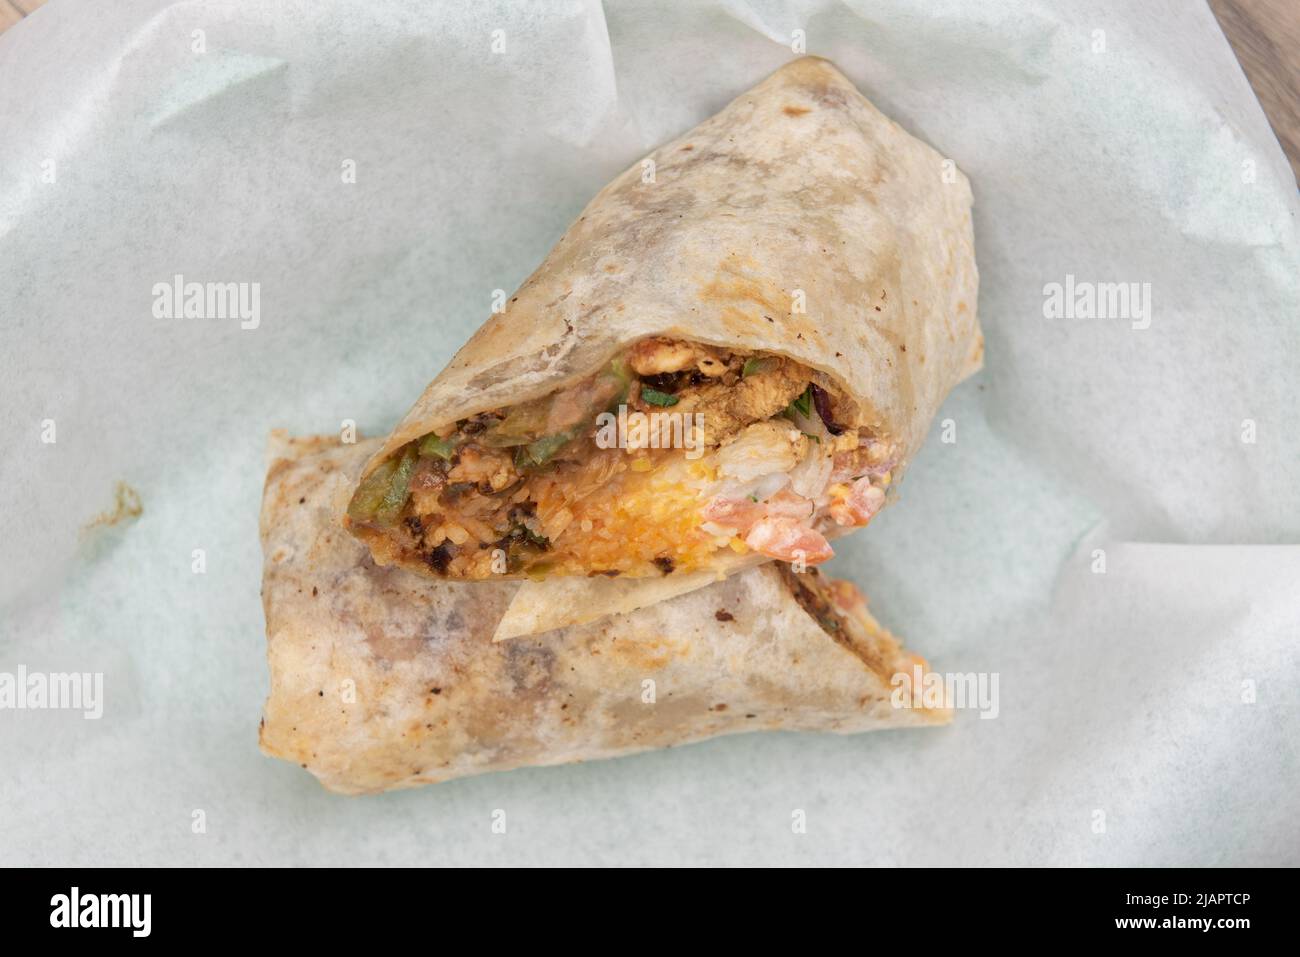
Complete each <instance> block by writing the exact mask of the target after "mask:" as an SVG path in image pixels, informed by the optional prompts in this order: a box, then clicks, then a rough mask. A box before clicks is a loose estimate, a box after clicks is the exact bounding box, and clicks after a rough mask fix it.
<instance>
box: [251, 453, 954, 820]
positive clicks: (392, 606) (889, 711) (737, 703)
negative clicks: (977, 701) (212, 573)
mask: <svg viewBox="0 0 1300 957" xmlns="http://www.w3.org/2000/svg"><path fill="white" fill-rule="evenodd" d="M377 445H378V443H377V442H365V443H360V444H357V445H350V446H339V445H338V444H337V443H336V442H335V441H334V440H332V439H323V438H309V439H297V440H290V439H287V438H286V437H285V436H284V435H283V434H277V435H276V436H274V437H273V442H272V450H271V464H270V468H269V472H268V474H267V481H266V489H265V493H264V497H263V502H262V516H261V534H262V546H263V550H264V554H265V570H264V574H263V582H262V601H263V606H264V608H265V611H266V628H267V658H268V661H269V664H270V669H271V691H270V695H269V697H268V699H267V702H266V709H265V716H264V719H263V723H262V728H261V735H260V738H261V746H262V750H263V751H265V752H266V753H267V754H269V755H272V756H275V757H279V758H283V759H285V760H286V761H292V762H295V763H297V764H300V765H302V766H303V767H305V768H306V769H307V770H309V771H311V773H312V774H314V775H316V777H317V778H319V779H320V781H321V783H322V784H323V785H324V786H325V787H327V788H329V789H330V790H332V791H338V792H341V793H347V794H361V793H370V792H376V791H383V790H387V789H390V788H399V787H412V786H415V785H418V784H425V783H430V782H437V781H445V780H448V779H450V778H456V777H461V776H464V775H468V774H477V773H480V772H485V771H498V770H505V769H508V768H514V767H519V766H521V765H547V764H561V763H564V762H569V761H581V760H592V759H595V758H605V757H614V756H617V755H622V754H629V753H632V752H636V751H643V750H647V749H651V748H662V747H667V746H669V745H676V744H684V743H687V742H690V741H698V740H702V739H704V738H709V737H713V736H715V735H721V734H731V733H736V732H741V731H756V730H763V729H784V730H809V731H835V732H856V731H867V730H872V729H876V728H891V727H907V726H917V725H928V724H937V723H943V722H945V721H947V720H948V719H949V717H950V714H949V712H947V711H943V710H925V709H918V710H907V709H896V708H894V707H893V706H892V705H891V703H890V692H891V687H890V678H891V677H892V676H893V675H894V674H895V673H898V672H909V673H910V671H911V669H912V666H913V664H914V663H916V662H919V661H920V660H921V659H918V658H916V657H915V656H910V655H908V654H906V653H905V652H904V651H903V650H902V648H901V647H900V646H899V643H898V642H897V640H896V639H894V638H893V636H891V635H890V634H889V633H888V632H887V631H885V630H884V629H883V628H881V627H880V626H879V625H878V624H877V623H876V622H875V621H874V620H873V619H872V618H871V617H870V616H869V615H868V614H866V613H865V610H862V611H861V613H860V614H857V615H855V616H851V617H845V618H843V619H842V620H841V625H840V626H839V627H838V628H834V629H832V630H831V631H828V630H826V629H825V628H824V627H823V626H822V625H820V624H818V622H817V620H816V618H815V617H814V614H817V612H816V610H815V609H814V611H813V612H812V613H810V611H809V610H807V609H806V608H805V607H804V605H805V604H808V596H807V595H800V594H798V593H799V592H802V591H803V590H804V589H802V588H801V587H800V586H799V585H798V584H797V582H798V580H797V579H794V578H792V577H790V575H789V573H788V572H783V571H779V570H778V569H777V568H775V567H774V566H771V565H769V566H764V567H762V568H756V569H751V570H749V571H745V572H742V573H739V574H737V575H735V576H734V577H732V578H730V579H727V580H726V581H723V582H718V583H716V584H714V585H710V586H708V587H706V588H703V589H700V590H698V591H695V592H692V593H691V594H689V595H683V596H680V597H677V598H673V599H670V600H667V601H664V602H661V603H659V604H657V605H654V606H652V607H650V608H645V609H642V610H640V611H637V612H634V613H632V614H629V615H619V616H613V617H610V618H607V619H605V620H604V621H602V622H598V623H595V624H590V625H582V626H576V627H572V628H567V629H563V630H561V631H556V632H551V633H549V634H546V635H542V636H540V637H534V638H524V639H516V640H513V641H505V642H498V643H493V641H492V633H493V630H494V629H495V627H496V624H497V619H498V618H500V616H501V615H502V614H503V612H504V611H505V608H506V605H507V603H508V602H509V600H510V597H511V594H512V592H513V590H514V589H515V587H516V586H515V585H514V584H513V583H509V582H491V583H474V584H466V583H456V582H444V581H430V580H427V579H423V578H420V577H417V576H414V575H411V574H409V573H407V572H404V571H402V570H400V569H396V568H380V567H378V566H376V565H375V564H374V562H373V561H372V560H371V559H370V556H369V554H368V553H367V551H366V549H365V548H364V546H362V545H361V544H360V543H359V542H357V541H356V540H354V539H353V538H352V537H351V536H349V535H348V534H347V533H346V532H345V531H344V530H343V528H342V527H341V524H340V521H341V517H342V514H343V511H344V509H345V508H346V505H347V499H348V496H349V493H350V489H351V487H352V484H353V482H354V481H355V478H356V475H357V473H358V472H359V471H360V469H361V467H362V464H363V462H364V461H365V459H366V457H367V456H368V455H369V454H371V453H372V452H373V451H374V449H375V448H376V447H377ZM801 600H802V601H803V602H804V604H801ZM823 617H824V616H823ZM651 696H652V700H651Z"/></svg>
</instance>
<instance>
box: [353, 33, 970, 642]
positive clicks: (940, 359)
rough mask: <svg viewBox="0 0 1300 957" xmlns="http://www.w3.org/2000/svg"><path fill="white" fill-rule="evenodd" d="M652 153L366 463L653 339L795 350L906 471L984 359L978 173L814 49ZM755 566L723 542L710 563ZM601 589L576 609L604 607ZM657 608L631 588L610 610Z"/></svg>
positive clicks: (853, 422)
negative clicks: (974, 213)
mask: <svg viewBox="0 0 1300 957" xmlns="http://www.w3.org/2000/svg"><path fill="white" fill-rule="evenodd" d="M648 160H649V161H652V162H653V164H654V165H653V171H654V175H653V182H647V181H646V180H647V179H648V178H649V177H647V176H646V175H645V171H646V170H647V169H649V168H650V167H648V166H647V165H645V164H644V163H643V162H638V163H636V164H635V165H634V166H632V167H631V168H629V169H628V170H627V171H626V172H624V173H623V174H622V175H620V176H619V177H618V178H616V179H615V180H614V181H613V182H612V183H610V184H609V185H608V186H606V187H605V188H604V189H603V190H601V191H600V193H599V194H597V195H596V197H595V198H594V199H593V200H592V201H591V203H590V204H589V205H588V206H587V208H586V209H585V210H584V211H583V213H582V215H581V216H580V217H579V218H578V220H577V222H575V223H573V224H572V225H571V226H570V227H569V230H568V231H567V232H566V233H565V235H564V236H563V237H562V238H561V239H560V241H559V243H558V244H557V245H556V246H555V248H554V249H553V250H552V251H551V253H550V254H549V255H548V256H547V257H546V259H545V261H543V262H542V264H541V265H540V266H539V267H538V268H537V270H536V271H535V272H534V273H533V274H532V276H530V277H529V278H528V280H527V281H525V283H524V284H523V286H521V287H520V288H519V290H518V291H517V292H516V293H515V295H514V296H512V297H511V298H510V300H509V303H508V305H507V307H506V309H505V311H504V312H502V313H499V314H497V315H494V316H492V317H491V318H490V319H489V320H488V321H487V322H486V323H485V324H484V325H483V326H482V328H480V329H479V330H478V332H476V333H475V334H474V336H473V337H472V338H471V339H470V340H469V342H468V343H466V344H465V346H464V347H463V348H462V349H461V350H460V351H459V352H458V353H457V354H456V356H455V357H454V358H453V359H452V361H451V363H450V364H449V365H448V366H447V367H446V368H445V369H443V370H442V372H441V373H439V374H438V376H437V378H435V379H434V380H433V381H432V382H431V383H430V384H429V385H428V387H427V388H426V389H425V391H424V394H423V395H421V396H420V398H419V400H418V401H417V402H416V403H415V405H414V406H413V407H412V408H411V410H410V411H409V412H408V413H407V415H406V417H405V418H404V419H403V420H402V421H401V423H400V424H399V425H398V427H397V429H396V430H395V431H394V432H393V433H392V434H391V435H390V436H389V437H388V439H387V440H386V441H385V442H384V443H383V445H382V447H381V448H379V449H378V451H377V452H376V453H375V455H374V456H373V457H372V459H371V460H370V461H369V462H368V463H367V465H366V468H365V471H364V473H363V474H366V475H368V474H369V473H370V472H371V471H373V470H374V469H375V468H376V467H377V466H378V465H379V464H380V463H381V462H382V461H383V460H385V459H386V458H388V457H389V456H390V455H392V454H393V453H394V452H396V451H397V450H399V449H401V448H402V447H403V446H404V445H405V444H406V443H408V442H410V441H411V440H413V439H417V438H419V437H421V436H423V435H426V434H428V433H430V432H434V431H439V430H445V429H446V428H447V427H449V426H451V425H452V424H454V423H455V422H457V421H459V420H461V419H465V418H468V417H470V416H472V415H474V414H477V413H479V412H483V411H486V410H490V409H496V408H503V407H507V406H511V405H516V404H520V403H526V402H530V401H533V400H536V399H539V398H541V397H542V396H545V395H547V394H549V393H550V392H552V391H554V390H556V389H559V388H562V387H565V386H568V385H571V384H573V383H574V382H577V381H579V380H583V379H586V378H587V377H589V376H591V375H593V374H594V373H596V372H597V371H598V370H600V369H603V368H606V367H607V363H608V362H609V361H610V360H611V358H612V357H613V356H615V355H617V354H621V353H622V352H623V351H624V350H626V349H627V348H628V347H629V346H630V345H631V344H632V343H634V342H636V341H638V340H640V339H643V338H645V337H649V336H666V337H669V338H676V339H686V340H693V341H698V342H703V343H708V344H713V345H719V346H723V347H727V348H732V349H743V350H749V351H756V352H768V353H775V354H779V355H784V356H788V357H790V358H793V359H796V360H798V361H799V362H801V363H803V364H804V365H806V366H808V367H810V368H811V369H813V370H814V372H815V373H816V374H817V375H818V376H819V377H820V381H821V382H823V383H824V384H825V385H826V386H828V387H829V388H831V389H832V390H833V391H834V392H836V393H837V394H839V395H841V396H843V397H845V398H846V399H848V400H849V401H847V402H844V403H837V406H836V409H837V419H838V420H839V424H841V425H844V426H847V427H850V428H856V427H869V428H871V429H872V430H873V431H874V433H875V434H877V435H883V436H887V437H889V438H890V439H891V440H892V441H894V442H895V443H896V445H897V447H898V449H899V451H900V459H899V465H898V466H897V467H896V468H895V469H894V477H895V478H897V477H898V476H899V475H900V474H901V473H902V471H903V470H904V469H905V468H906V465H907V463H908V462H909V461H910V459H911V458H912V456H913V454H914V453H915V452H916V450H917V449H918V448H919V446H920V444H921V442H922V441H923V439H924V437H925V435H926V433H927V431H928V429H929V426H930V422H931V420H932V419H933V417H934V414H935V412H936V411H937V409H938V408H939V405H940V404H941V403H942V401H943V400H944V398H945V397H946V396H947V394H948V392H949V391H950V390H951V389H952V387H953V386H954V385H956V384H957V383H958V382H960V381H961V380H962V379H963V378H965V377H966V376H968V375H970V374H971V373H972V372H974V371H975V370H977V369H978V368H979V367H980V364H981V360H982V356H983V336H982V334H981V332H980V328H979V323H978V321H977V319H976V314H975V313H976V294H977V287H978V274H977V271H976V266H975V256H974V242H973V233H972V225H971V191H970V185H969V183H968V182H967V180H966V177H965V176H963V175H962V174H961V173H960V172H959V171H957V169H956V168H955V166H953V164H952V163H951V161H949V160H948V159H946V158H945V157H944V156H943V155H941V154H940V153H938V152H936V151H935V150H934V149H932V148H931V147H929V146H928V145H926V144H925V143H923V142H921V141H920V140H918V139H917V138H915V137H914V136H912V135H910V134H909V133H907V132H906V131H905V130H903V129H902V128H901V127H900V126H898V125H897V124H896V123H894V122H893V121H892V120H890V119H889V118H888V117H886V116H885V115H884V114H882V113H881V112H880V111H879V110H877V109H876V108H875V107H874V106H873V105H872V104H871V103H870V102H869V101H868V100H867V99H866V98H865V97H863V96H862V95H861V94H860V93H859V92H858V91H857V89H856V88H855V87H854V86H853V84H852V83H851V82H850V81H849V80H847V79H846V78H845V77H844V76H843V75H842V74H841V73H840V72H839V71H838V70H837V69H836V68H835V67H834V66H832V65H831V64H830V63H829V62H827V61H826V60H822V59H819V58H817V57H804V58H802V59H799V60H795V61H793V62H791V63H789V64H787V65H786V66H784V67H783V68H781V69H780V70H778V71H777V72H776V73H774V74H773V75H772V76H770V77H768V78H767V79H766V80H764V81H763V82H762V83H760V84H759V85H758V86H756V87H755V88H754V89H752V90H750V91H749V92H748V93H745V94H743V95H742V96H740V97H739V98H738V99H736V100H735V101H734V102H732V103H731V104H730V105H729V106H727V107H726V108H725V109H723V110H722V112H720V113H718V114H717V115H716V116H714V117H712V118H711V119H708V120H706V121H705V122H704V123H702V124H700V125H699V126H698V127H696V128H695V129H693V130H691V131H690V132H689V133H686V134H685V135H684V136H681V137H679V138H678V139H676V140H674V141H673V142H671V143H669V144H667V145H666V146H663V147H661V148H659V149H658V150H655V151H654V152H653V153H652V154H650V156H649V157H648ZM797 299H802V306H801V307H800V305H799V304H797V302H796V300H797ZM835 531H839V529H836V530H835ZM757 560H758V561H761V560H763V559H761V558H759V559H757ZM754 561H755V559H748V560H739V559H736V558H734V557H732V556H727V555H720V556H719V558H718V559H717V568H716V569H715V570H717V571H720V572H721V573H723V574H731V573H734V572H736V571H738V570H740V569H742V568H744V567H747V566H749V565H752V564H753V563H754ZM408 567H410V568H411V570H413V571H416V572H421V573H423V574H429V575H433V574H434V572H432V571H431V570H430V569H428V568H427V567H421V563H420V562H418V561H416V560H414V559H412V560H411V561H410V562H409V566H408ZM569 587H570V591H572V589H573V588H574V587H575V586H569ZM600 587H602V586H600V585H595V584H593V585H592V586H591V588H592V592H591V593H589V594H588V595H587V597H586V598H585V600H582V601H579V602H578V603H577V604H576V605H570V606H569V607H574V608H586V607H589V606H591V605H592V604H594V603H596V602H597V595H596V593H595V590H596V589H598V588H600ZM645 587H647V588H650V589H651V590H652V591H653V587H654V586H649V585H647V586H645ZM534 592H537V593H538V597H537V600H536V604H538V605H540V606H544V608H543V611H544V610H545V609H549V610H550V614H549V615H545V614H540V613H539V612H538V609H537V608H534V607H533V604H534V602H533V599H532V597H531V596H532V595H533V593H534ZM644 603H645V600H644V596H640V597H639V596H638V595H637V589H636V586H635V585H627V586H622V588H621V589H620V594H619V601H618V602H617V603H616V604H614V605H612V606H611V609H612V610H627V609H630V608H635V607H638V606H639V605H640V604H644ZM520 604H521V606H523V607H521V608H520V617H521V620H522V619H527V618H530V617H532V618H536V619H537V627H541V626H543V625H544V626H545V627H551V628H553V627H558V626H560V625H563V624H568V623H571V622H572V621H574V620H576V618H571V617H566V616H565V615H564V614H562V613H561V609H562V608H563V606H562V605H561V604H560V603H558V602H554V601H550V600H549V599H548V598H547V597H546V589H545V588H541V589H537V588H533V589H528V590H525V591H524V592H522V593H521V597H520Z"/></svg>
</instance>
